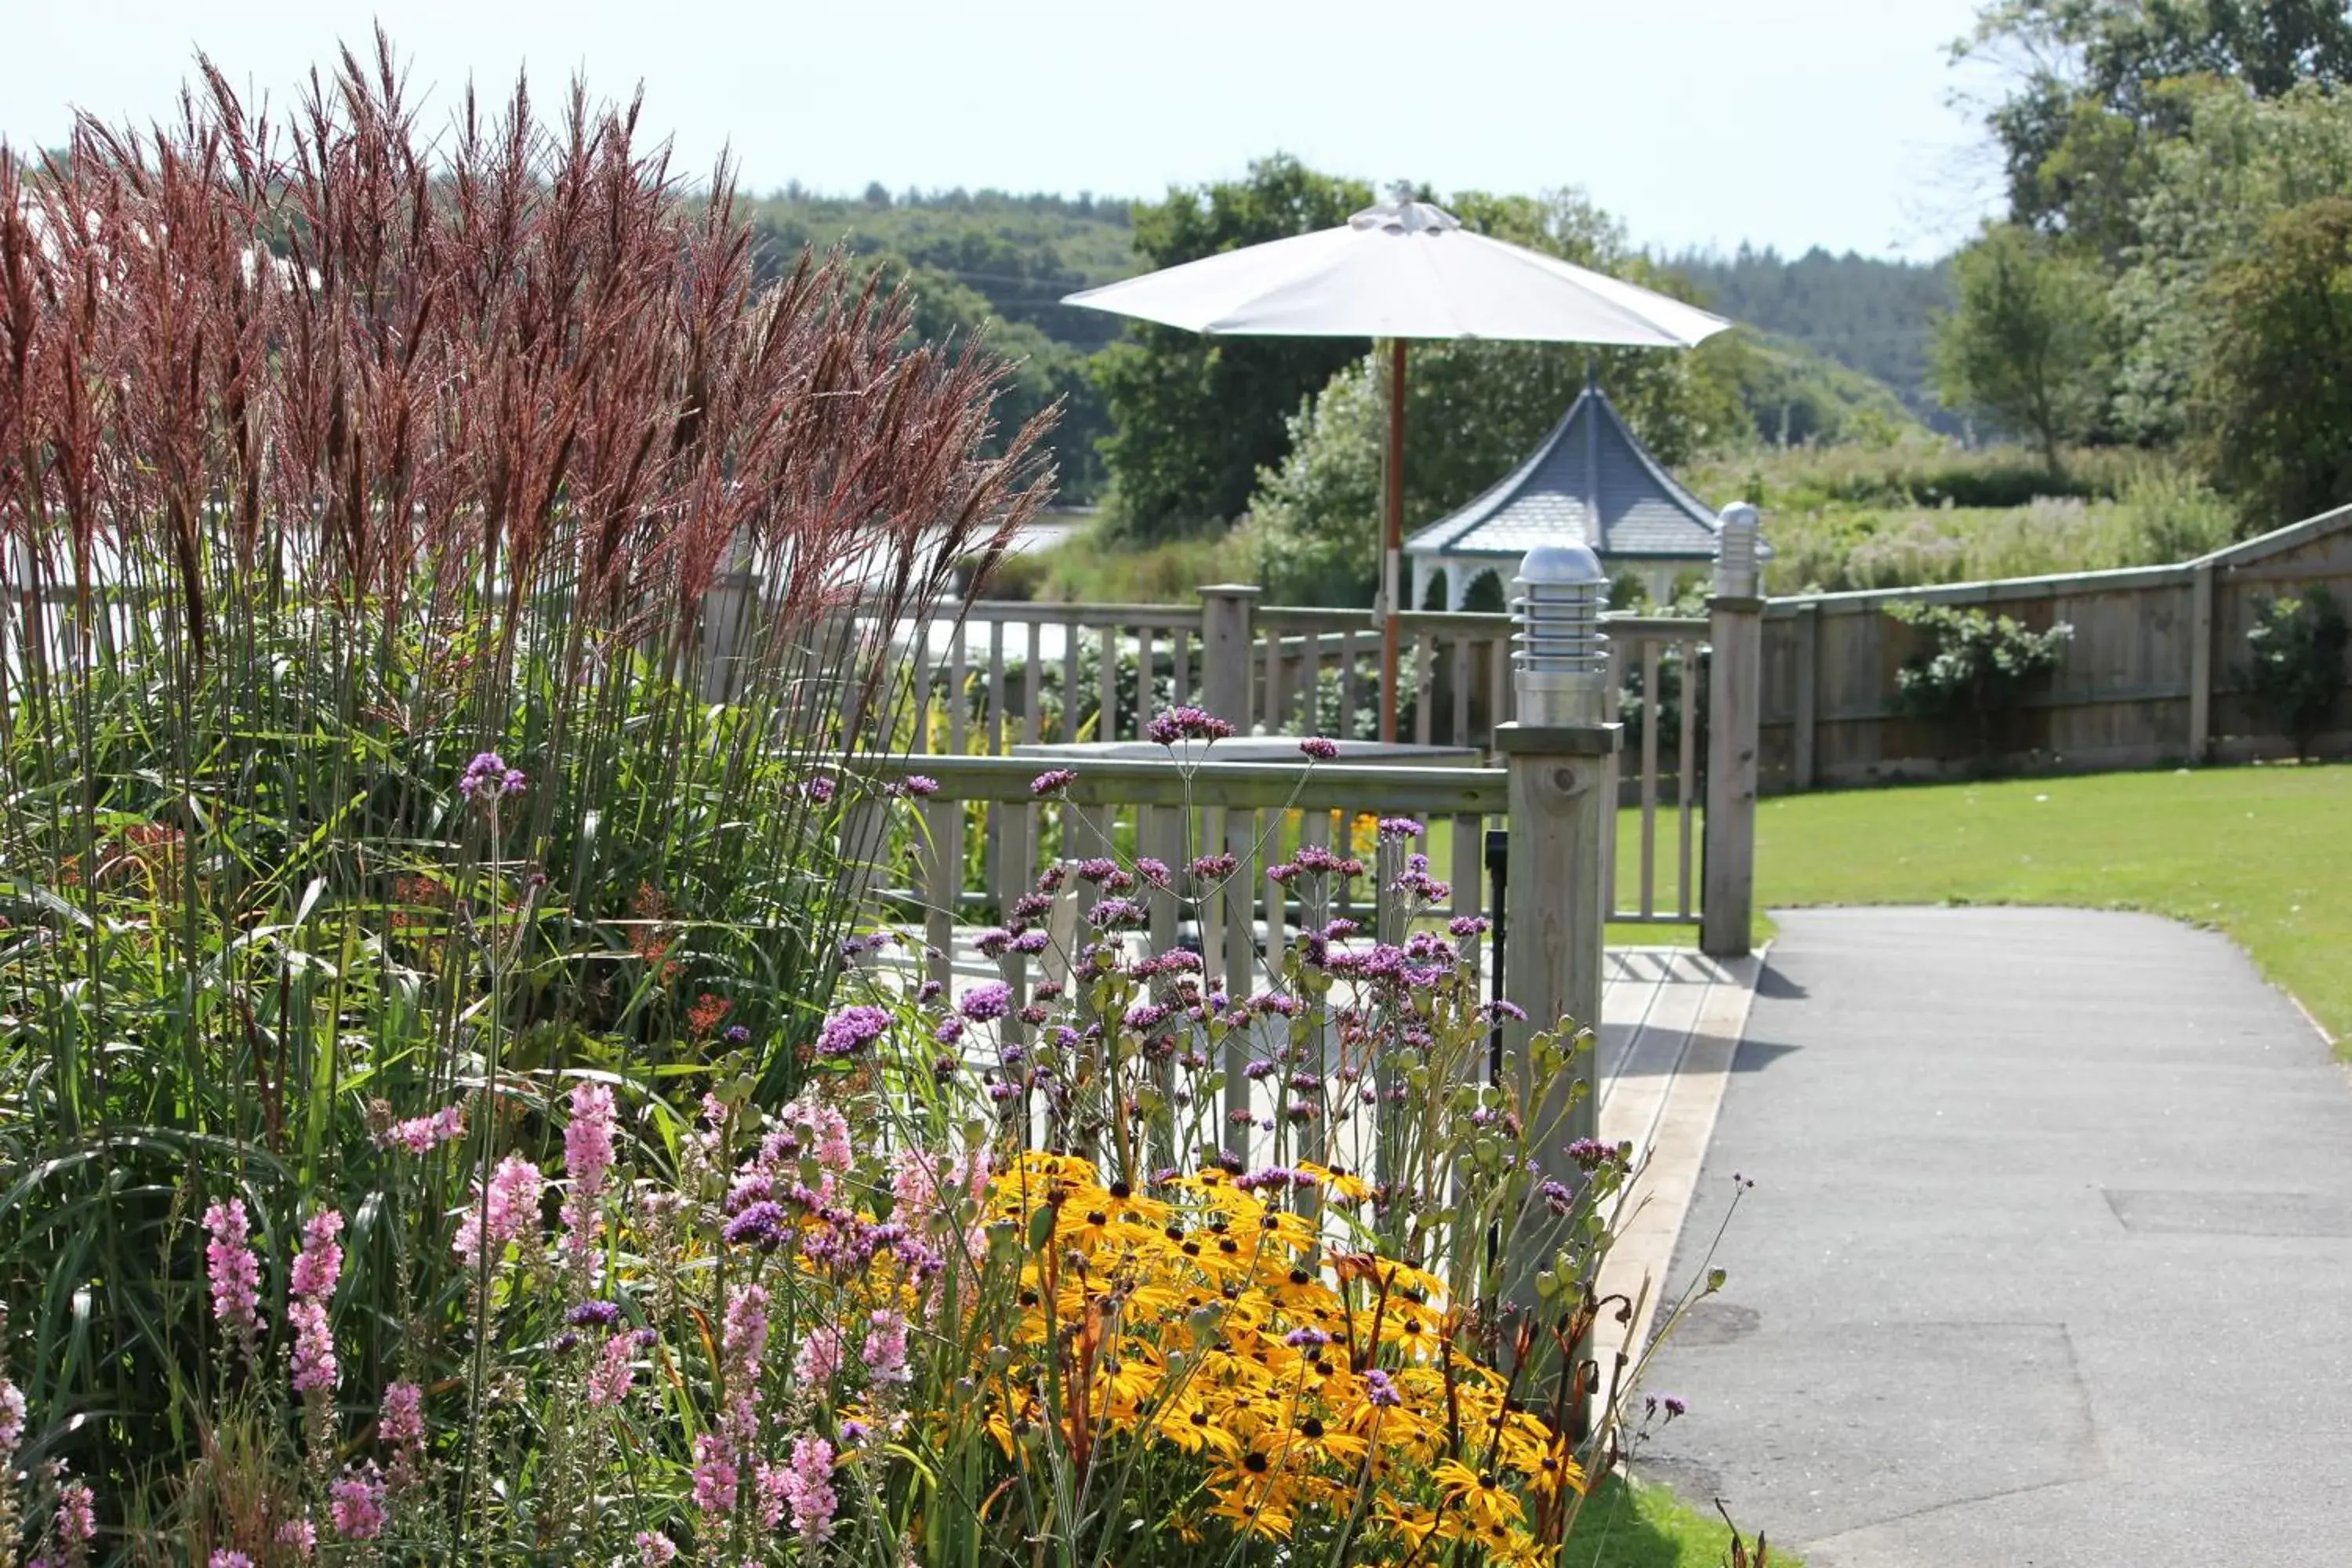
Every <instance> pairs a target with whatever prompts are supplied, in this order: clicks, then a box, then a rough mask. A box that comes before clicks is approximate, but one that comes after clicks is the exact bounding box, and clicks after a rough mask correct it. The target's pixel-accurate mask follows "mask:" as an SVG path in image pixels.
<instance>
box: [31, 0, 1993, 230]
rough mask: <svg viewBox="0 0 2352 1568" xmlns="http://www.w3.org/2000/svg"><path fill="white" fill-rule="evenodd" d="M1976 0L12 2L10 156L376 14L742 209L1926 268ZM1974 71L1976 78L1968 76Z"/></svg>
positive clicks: (442, 111) (1966, 154)
mask: <svg viewBox="0 0 2352 1568" xmlns="http://www.w3.org/2000/svg"><path fill="white" fill-rule="evenodd" d="M1975 8H1976V5H1975V0H1613V3H1612V0H1511V3H1504V0H1421V3H1419V4H1410V5H1407V4H1394V3H1391V0H1349V3H1344V4H1326V3H1323V0H1312V3H1309V0H1254V3H1253V0H1183V3H1181V4H1165V3H1162V0H1149V3H1146V0H1088V3H1085V4H1066V3H1061V0H1054V3H1047V0H990V3H987V4H973V3H971V0H962V3H957V4H950V3H942V0H904V3H902V4H897V5H867V4H837V5H809V4H804V3H801V0H772V3H770V4H765V5H742V4H725V3H719V0H638V3H636V4H634V5H627V6H621V5H606V4H599V3H595V0H579V3H575V4H570V5H554V4H547V3H544V0H473V3H471V4H455V3H451V0H404V3H402V4H397V5H383V6H381V7H371V6H369V5H347V4H341V3H339V0H305V3H299V4H289V3H285V0H239V3H237V4H235V5H225V4H218V3H217V0H194V3H182V4H114V3H108V0H86V3H79V4H77V3H73V0H14V3H13V4H11V5H7V6H5V7H0V9H5V11H7V12H11V13H13V14H12V15H7V16H5V18H0V137H5V138H6V139H8V140H10V141H12V142H16V143H17V144H18V145H20V146H21V145H25V144H27V143H47V142H55V141H56V140H58V137H59V134H60V132H62V131H63V129H64V128H65V125H66V123H67V119H68V112H69V110H72V109H76V108H79V109H89V110H95V111H98V112H99V113H100V114H102V115H105V116H107V117H109V118H119V117H123V116H132V117H136V118H139V119H142V120H144V119H147V118H149V117H152V116H155V115H158V114H160V113H162V112H163V110H165V109H166V108H167V107H168V105H169V103H170V100H171V97H172V95H173V91H174V89H176V87H177V85H178V83H179V82H180V81H181V80H182V79H183V78H184V76H185V75H186V72H187V67H188V63H189V61H190V59H191V58H193V55H194V51H195V50H196V49H197V48H199V47H201V48H203V49H205V50H206V51H208V52H209V53H210V54H211V55H212V56H213V57H214V58H215V60H216V61H218V62H219V64H220V65H221V66H222V67H223V68H225V69H226V71H227V73H228V75H229V76H230V78H231V79H232V80H234V81H236V82H237V83H239V84H240V85H241V86H243V85H247V84H250V85H251V86H252V87H254V88H257V89H262V90H264V91H266V92H268V94H269V95H270V96H271V97H272V98H273V100H280V101H282V100H287V99H289V98H290V96H291V92H290V89H292V87H293V86H294V84H295V83H296V82H297V81H298V80H299V79H300V77H301V74H302V72H303V71H304V69H305V68H307V67H308V66H309V65H310V63H312V62H314V61H319V60H322V59H325V58H328V57H329V56H330V54H331V50H332V49H333V47H334V46H335V44H336V42H337V41H338V40H339V39H348V40H351V41H352V42H353V43H363V42H364V41H365V40H366V38H367V37H368V35H369V30H370V28H371V26H372V24H373V20H374V19H375V18H376V17H377V16H382V17H383V20H384V21H385V22H386V24H387V25H388V26H391V28H392V29H393V35H394V41H395V43H396V44H397V45H398V46H399V47H400V49H401V52H402V53H403V55H404V57H405V58H406V59H407V60H408V62H409V65H410V68H411V75H412V80H413V81H414V82H415V84H417V85H419V86H424V87H429V88H431V89H433V90H432V93H431V96H430V99H429V100H428V103H429V105H430V106H431V107H430V108H429V109H428V112H427V114H426V116H425V122H426V123H427V124H428V125H437V124H438V123H440V122H441V121H443V119H444V118H445V116H446V110H447V109H448V107H449V106H450V105H451V104H453V103H454V102H455V101H456V97H457V89H458V88H460V87H461V86H462V85H463V84H464V82H465V81H466V80H467V78H468V77H471V78H472V79H474V80H475V81H476V82H477V84H478V86H479V87H480V88H481V89H484V90H485V91H487V92H491V93H496V92H498V91H500V90H503V89H504V87H505V86H506V85H508V84H509V83H510V82H511V79H512V77H513V73H514V72H515V71H516V70H517V69H518V68H520V67H523V66H525V65H526V64H527V65H528V67H529V68H530V72H531V73H532V77H533V79H534V81H535V83H536V84H537V90H538V91H539V92H540V93H541V95H542V101H546V100H551V99H552V98H553V97H554V96H555V94H556V92H557V91H558V89H560V88H561V87H562V83H563V81H564V80H565V79H568V78H569V77H570V76H571V75H572V74H573V73H574V72H576V71H583V70H584V72H585V73H586V75H587V78H588V81H589V85H590V87H591V88H592V89H593V90H595V91H597V92H599V93H602V94H604V95H605V96H621V95H625V93H626V92H628V91H629V90H630V89H632V88H634V87H635V85H636V84H637V83H638V82H640V81H642V82H643V84H644V86H645V90H646V121H647V123H648V124H650V125H652V126H654V127H656V128H661V129H665V130H667V132H669V133H670V134H671V135H672V137H673V138H674V141H675V144H676V147H677V153H678V155H679V156H680V157H681V158H682V159H684V160H685V161H686V162H687V163H688V164H689V165H690V166H692V167H694V168H696V169H698V170H699V169H702V168H704V167H707V166H708V164H709V161H710V160H711V158H712V156H713V155H714V154H715V153H717V152H718V150H719V148H720V147H721V146H722V145H731V146H732V147H733V149H734V150H735V153H736V154H737V157H738V158H739V160H740V163H741V165H742V170H743V177H744V182H745V184H748V185H750V186H751V187H752V188H753V189H755V190H765V189H769V188H772V187H773V186H776V185H781V184H783V183H784V182H785V181H787V180H790V179H799V180H800V181H802V182H803V184H808V185H810V186H813V187H815V188H817V189H820V190H827V191H843V192H855V191H858V190H862V189H863V188H864V187H865V185H866V182H867V181H869V180H877V179H878V180H880V181H882V182H884V183H885V184H887V185H888V186H890V187H891V188H892V189H893V190H900V189H904V188H905V187H907V186H908V185H910V184H911V185H920V186H923V187H926V188H933V187H945V186H952V185H964V186H968V187H971V188H974V189H977V188H979V187H981V186H984V185H994V186H997V187H1000V188H1003V189H1008V190H1018V191H1031V190H1043V191H1061V192H1066V193H1071V194H1075V193H1076V192H1078V191H1081V190H1091V191H1094V192H1096V193H1097V194H1105V195H1147V196H1157V195H1160V194H1161V193H1163V192H1164V191H1165V189H1166V187H1167V186H1168V185H1169V184H1171V182H1181V183H1184V184H1195V183H1199V182H1202V181H1205V180H1210V179H1215V178H1218V177H1222V176H1227V175H1232V174H1239V173H1240V172H1241V171H1242V170H1243V168H1244V165H1245V164H1246V163H1248V161H1249V160H1250V159H1251V158H1253V157H1255V156H1258V155H1260V154H1263V153H1268V152H1271V151H1274V150H1276V149H1281V150H1284V151H1286V152H1290V153H1296V154H1297V155H1298V156H1299V157H1301V158H1304V159H1305V160H1307V162H1308V163H1311V164H1314V165H1316V166H1318V167H1323V168H1328V169H1330V170H1333V171H1335V172H1340V173H1347V174H1357V175H1360V176H1362V177H1365V178H1368V179H1371V180H1374V181H1376V182H1381V183H1386V182H1388V181H1391V180H1395V179H1399V178H1411V179H1414V180H1425V181H1427V182H1429V183H1430V184H1433V185H1434V186H1435V187H1436V188H1437V189H1439V190H1440V191H1450V190H1455V189H1462V188H1466V187H1476V188H1481V189H1486V190H1494V191H1527V192H1533V191H1537V190H1542V189H1547V188H1550V187H1555V186H1561V185H1580V186H1582V187H1584V188H1585V189H1586V190H1587V191H1588V192H1589V193H1590V194H1591V195H1592V196H1593V198H1594V199H1596V200H1597V201H1599V202H1600V203H1601V205H1603V206H1605V207H1607V208H1608V209H1610V210H1611V211H1612V212H1613V213H1615V214H1616V215H1617V216H1619V217H1621V218H1622V220H1623V221H1624V222H1625V224H1626V226H1627V228H1628V230H1629V232H1630V235H1631V237H1632V238H1633V241H1634V242H1635V243H1636V244H1641V245H1648V246H1653V247H1664V248H1670V249H1671V248H1679V247H1683V246H1685V245H1698V246H1713V247H1719V248H1726V249H1727V248H1729V247H1734V246H1736V245H1738V243H1739V242H1741V241H1742V240H1748V241H1752V242H1754V243H1756V244H1759V245H1764V244H1771V245H1776V246H1779V247H1780V248H1781V249H1783V250H1786V251H1798V250H1801V249H1803V248H1804V247H1807V246H1809V245H1812V244H1816V243H1818V244H1822V245H1825V246H1828V247H1831V248H1832V249H1835V250H1844V249H1848V248H1852V249H1854V250H1859V251H1861V252H1863V253H1864V254H1865V255H1879V256H1909V257H1915V258H1925V257H1929V256H1933V255H1936V254H1938V253H1940V252H1942V251H1944V250H1947V249H1948V248H1950V247H1951V246H1952V245H1953V244H1955V243H1956V242H1957V241H1958V239H1959V238H1961V237H1964V236H1965V235H1966V234H1967V233H1968V232H1969V229H1970V228H1971V227H1972V226H1973V225H1974V223H1975V221H1976V219H1977V217H1978V216H1980V215H1981V214H1983V213H1985V212H1988V211H1990V209H1991V207H1992V206H1993V205H1994V203H1995V199H1996V197H1997V195H1998V170H1997V168H1996V166H1995V165H1994V163H1993V161H1992V159H1991V158H1990V154H1989V153H1988V152H1987V150H1986V148H1985V145H1984V141H1983V138H1982V136H1981V134H1980V132H1979V130H1978V127H1977V126H1976V124H1975V122H1974V121H1973V120H1972V118H1971V117H1969V115H1967V114H1965V113H1963V112H1961V111H1959V110H1955V109H1954V108H1953V107H1951V104H1950V102H1949V100H1950V98H1951V95H1952V93H1953V91H1954V90H1955V89H1956V88H1961V87H1964V86H1968V85H1969V83H1967V82H1964V81H1963V80H1962V79H1960V78H1959V77H1958V76H1956V75H1955V73H1954V72H1953V71H1952V70H1951V69H1950V68H1949V67H1948V63H1947V54H1946V47H1947V46H1948V44H1949V43H1950V42H1951V40H1952V39H1954V38H1955V37H1958V36H1959V35H1960V34H1961V33H1962V32H1964V31H1965V30H1966V29H1967V27H1968V26H1969V20H1970V18H1971V16H1972V15H1973V13H1974V10H1975ZM1977 85H1979V86H1980V85H1981V84H1977Z"/></svg>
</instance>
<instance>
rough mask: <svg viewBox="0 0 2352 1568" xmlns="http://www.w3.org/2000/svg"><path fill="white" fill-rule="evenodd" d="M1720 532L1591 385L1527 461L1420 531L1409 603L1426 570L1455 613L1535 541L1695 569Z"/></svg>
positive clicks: (1407, 548) (1608, 560) (1410, 546)
mask: <svg viewBox="0 0 2352 1568" xmlns="http://www.w3.org/2000/svg"><path fill="white" fill-rule="evenodd" d="M1716 528H1717V522H1716V518H1715V514H1714V513H1713V512H1712V511H1710V510H1708V509H1707V506H1706V502H1704V501H1702V500H1699V499H1698V498H1697V497H1696V496H1695V495H1693V494H1691V492H1690V491H1688V490H1686V489H1684V488H1683V487H1682V486H1681V485H1680V484H1679V483H1677V482H1676V481H1675V477H1674V476H1673V475H1672V474H1669V473H1667V472H1666V470H1665V469H1664V468H1663V467H1661V466H1660V465H1659V463H1658V460H1657V459H1656V458H1653V457H1652V456H1650V454H1649V451H1648V449H1647V448H1645V447H1643V445H1642V443H1641V442H1639V441H1638V440H1636V439H1634V437H1633V432H1632V431H1631V430H1628V429H1627V428H1626V427H1625V422H1624V421H1623V420H1622V418H1620V417H1619V416H1618V414H1617V410H1616V408H1615V406H1614V405H1612V404H1611V403H1610V401H1609V397H1608V395H1607V394H1606V393H1603V392H1602V391H1601V388H1600V387H1599V386H1597V385H1587V386H1586V387H1585V389H1584V391H1583V392H1582V393H1581V394H1580V395H1578V397H1577V399H1576V403H1575V405H1573V406H1572V407H1570V409H1569V411H1568V414H1567V416H1566V417H1564V418H1562V419H1561V420H1560V422H1559V424H1558V425H1556V426H1553V427H1552V432H1551V434H1550V435H1549V436H1547V437H1544V439H1543V444H1542V445H1541V446H1539V447H1537V448H1536V449H1535V452H1534V453H1533V454H1532V455H1531V456H1530V457H1529V458H1528V460H1527V461H1526V462H1524V463H1521V464H1520V465H1519V466H1518V467H1517V468H1514V469H1512V470H1511V471H1510V472H1509V473H1508V474H1507V475H1505V476H1504V477H1503V478H1502V479H1500V480H1499V481H1497V482H1496V484H1495V485H1494V486H1493V487H1492V488H1491V489H1487V490H1486V493H1485V494H1483V495H1481V496H1479V497H1478V498H1477V499H1476V500H1473V501H1471V502H1469V503H1468V504H1467V505H1465V506H1464V507H1462V508H1461V509H1460V510H1457V511H1455V512H1454V513H1453V514H1451V515H1450V516H1447V517H1443V518H1440V519H1439V520H1438V521H1435V522H1433V523H1431V524H1430V525H1429V526H1428V527H1426V528H1423V529H1421V530H1420V531H1417V532H1415V533H1414V534H1413V535H1412V538H1410V539H1408V540H1406V541H1405V545H1404V552H1405V555H1406V557H1407V558H1408V559H1409V560H1411V561H1412V601H1413V603H1415V604H1419V603H1421V602H1422V591H1423V583H1424V581H1425V580H1426V577H1427V575H1428V574H1430V573H1431V572H1433V571H1439V570H1442V571H1444V573H1445V578H1446V582H1445V586H1446V598H1447V600H1448V605H1447V607H1448V608H1455V607H1458V606H1459V605H1461V603H1462V600H1463V597H1464V595H1465V594H1466V593H1467V592H1468V589H1469V584H1470V583H1471V581H1472V580H1473V579H1475V578H1477V577H1481V576H1484V575H1485V574H1486V572H1488V571H1490V570H1495V569H1497V568H1500V567H1504V566H1507V564H1510V563H1517V561H1518V559H1519V557H1521V556H1522V555H1525V554H1526V553H1527V552H1528V551H1530V550H1532V549H1534V548H1535V547H1536V546H1537V545H1538V544H1557V543H1561V542H1575V543H1580V544H1584V545H1587V546H1589V547H1591V550H1592V551H1593V552H1594V553H1596V554H1598V555H1599V556H1600V557H1601V563H1602V564H1603V565H1604V566H1612V567H1613V566H1619V565H1634V564H1642V563H1648V564H1659V565H1664V564H1671V563H1683V562H1688V563H1701V562H1706V561H1709V560H1712V559H1713V558H1714V556H1715V535H1716ZM1505 575H1506V576H1508V573H1507V572H1506V573H1505Z"/></svg>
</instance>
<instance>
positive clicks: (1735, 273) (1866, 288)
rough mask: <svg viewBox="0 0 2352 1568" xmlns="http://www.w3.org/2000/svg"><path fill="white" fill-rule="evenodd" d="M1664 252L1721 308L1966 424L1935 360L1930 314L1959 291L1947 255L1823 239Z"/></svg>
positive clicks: (1944, 421)
mask: <svg viewBox="0 0 2352 1568" xmlns="http://www.w3.org/2000/svg"><path fill="white" fill-rule="evenodd" d="M1661 259H1662V261H1663V262H1664V265H1666V266H1668V267H1671V268H1674V269H1675V271H1677V272H1680V273H1681V274H1683V275H1684V276H1685V277H1686V278H1688V279H1690V280H1691V281H1692V282H1694V283H1696V284H1697V285H1698V286H1699V287H1700V288H1701V289H1704V290H1705V291H1706V294H1707V296H1708V299H1709V301H1710V306H1711V308H1712V309H1714V310H1717V311H1718V312H1720V313H1721V314H1723V315H1726V316H1729V317H1730V318H1731V319H1732V320H1734V321H1743V322H1746V323H1747V324H1748V325H1749V326H1752V327H1757V328H1760V329H1761V330H1763V331H1767V332H1770V333H1775V334H1778V335H1779V336H1781V337H1784V338H1789V339H1792V340H1794V341H1795V342H1800V343H1802V344H1803V345H1805V346H1806V347H1807V348H1810V349H1811V350H1813V351H1814V352H1815V353H1819V354H1821V355H1822V356H1823V357H1825V358H1828V359H1832V360H1834V361H1836V362H1837V363H1840V364H1843V365H1845V366H1848V367H1849V368H1851V369H1853V370H1857V371H1860V372H1862V373H1863V374H1864V375H1869V376H1874V377H1875V378H1876V379H1878V380H1879V381H1882V382H1884V383H1885V384H1887V385H1888V386H1889V387H1891V388H1893V389H1894V391H1895V395H1896V396H1897V397H1900V398H1901V399H1902V400H1903V403H1904V405H1905V406H1906V407H1907V408H1909V409H1910V410H1911V412H1912V414H1913V415H1914V416H1916V417H1917V418H1919V419H1921V420H1922V421H1924V422H1926V423H1927V424H1928V425H1930V426H1934V427H1936V428H1937V429H1939V430H1947V431H1956V430H1958V429H1959V428H1960V422H1959V419H1958V416H1955V415H1953V414H1951V413H1950V412H1948V410H1946V409H1945V408H1944V407H1942V405H1939V404H1938V403H1937V400H1936V392H1935V388H1934V386H1933V385H1932V384H1931V382H1930V373H1929V369H1928V363H1927V341H1928V336H1929V322H1930V320H1931V318H1932V316H1933V315H1934V313H1935V312H1936V311H1937V310H1945V309H1947V308H1948V307H1949V306H1950V304H1951V300H1952V280H1951V271H1950V268H1948V265H1947V264H1946V263H1944V262H1941V261H1936V262H1927V263H1922V262H1914V261H1884V260H1879V259H1876V258H1871V257H1865V256H1858V255H1856V254H1854V253H1853V252H1852V251H1848V252H1847V253H1846V254H1845V255H1843V256H1832V255H1831V254H1830V253H1829V252H1828V251H1826V250H1823V249H1822V248H1821V247H1818V246H1816V247H1814V248H1812V249H1811V250H1808V251H1807V252H1805V253H1804V254H1803V255H1802V256H1800V257H1798V258H1795V259H1794V260H1790V259H1789V258H1786V257H1783V256H1782V255H1781V254H1780V252H1779V251H1777V250H1772V249H1769V248H1768V249H1764V250H1757V249H1753V248H1751V247H1748V246H1745V245H1743V246H1741V247H1739V248H1738V250H1737V251H1736V252H1734V253H1733V254H1732V255H1730V256H1728V257H1726V256H1720V255H1716V254H1712V253H1708V252H1704V251H1687V252H1685V253H1683V254H1682V255H1679V256H1668V257H1664V258H1661ZM1765 433H1766V434H1767V435H1768V436H1769V431H1767V432H1765Z"/></svg>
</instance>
